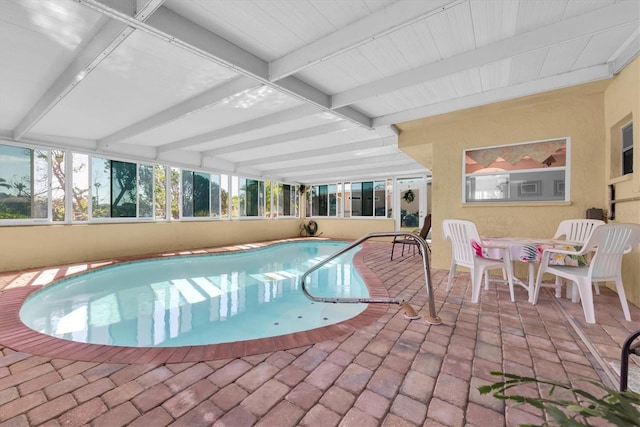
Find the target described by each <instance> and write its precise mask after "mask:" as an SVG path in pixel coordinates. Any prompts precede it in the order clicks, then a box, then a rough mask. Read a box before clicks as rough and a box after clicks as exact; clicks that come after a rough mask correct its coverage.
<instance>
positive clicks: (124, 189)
mask: <svg viewBox="0 0 640 427" xmlns="http://www.w3.org/2000/svg"><path fill="white" fill-rule="evenodd" d="M91 168H92V180H91V182H92V184H93V186H92V195H91V216H92V217H93V218H136V217H137V204H138V203H137V202H138V170H137V165H136V164H135V163H128V162H119V161H115V160H109V159H102V158H99V157H94V158H92V159H91Z"/></svg>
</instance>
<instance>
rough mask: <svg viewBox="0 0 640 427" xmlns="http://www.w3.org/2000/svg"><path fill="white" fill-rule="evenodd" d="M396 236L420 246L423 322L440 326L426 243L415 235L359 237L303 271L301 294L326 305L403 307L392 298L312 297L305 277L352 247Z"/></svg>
mask: <svg viewBox="0 0 640 427" xmlns="http://www.w3.org/2000/svg"><path fill="white" fill-rule="evenodd" d="M396 236H405V237H411V238H413V239H415V240H416V241H417V242H418V245H420V248H421V250H420V254H421V255H422V265H423V268H424V277H425V287H426V288H427V298H428V300H429V316H428V317H425V320H426V321H427V322H429V323H432V324H440V323H442V320H440V318H439V317H438V316H437V315H436V307H435V303H434V300H433V290H432V288H431V270H430V268H429V262H428V259H427V257H428V255H427V252H428V248H429V247H428V246H427V242H426V240H424V239H423V238H422V237H420V236H419V235H417V234H415V233H408V232H403V231H398V232H377V233H369V234H367V235H366V236H363V237H361V238H360V239H358V240H356V241H354V242H352V243H351V244H349V245H347V246H346V247H344V248H342V249H340V250H338V251H337V252H334V253H333V254H331V255H329V256H328V257H327V258H325V259H323V260H322V261H320V262H319V263H318V264H316V265H314V266H313V267H311V268H309V269H308V270H307V271H305V272H304V273H303V274H302V277H301V278H300V281H301V285H302V292H304V294H305V296H306V297H307V298H309V299H310V300H312V301H316V302H326V303H373V304H400V305H404V304H406V302H405V301H404V300H402V301H399V300H397V299H392V298H352V297H317V296H314V295H311V294H310V293H309V291H308V290H307V285H306V282H307V277H308V276H309V274H311V273H313V272H314V271H316V270H317V269H319V268H320V267H322V266H323V265H325V264H327V263H328V262H330V261H332V260H334V259H335V258H337V257H339V256H340V255H342V254H344V253H346V252H348V251H350V250H351V249H353V248H354V247H356V246H358V245H359V244H360V243H362V242H364V241H366V240H369V239H372V238H376V237H396Z"/></svg>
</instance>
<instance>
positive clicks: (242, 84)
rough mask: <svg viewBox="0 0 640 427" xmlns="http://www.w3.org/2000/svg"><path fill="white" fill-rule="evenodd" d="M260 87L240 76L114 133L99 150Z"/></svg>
mask: <svg viewBox="0 0 640 427" xmlns="http://www.w3.org/2000/svg"><path fill="white" fill-rule="evenodd" d="M258 86H260V83H258V82H256V81H255V80H252V79H250V78H248V77H244V76H240V77H237V78H235V79H233V80H231V81H230V82H227V83H225V84H223V85H220V86H216V87H214V88H213V89H211V90H208V91H207V92H205V93H202V94H200V95H198V96H195V97H193V98H191V99H188V100H186V101H184V102H181V103H180V104H177V105H174V106H173V107H170V108H167V109H166V110H164V111H161V112H159V113H157V114H154V115H153V116H150V117H147V118H146V119H144V120H141V121H139V122H137V123H134V124H132V125H130V126H127V127H126V128H124V129H121V130H119V131H118V132H115V133H112V134H111V135H109V136H106V137H104V138H102V139H100V140H99V141H98V148H100V149H103V148H106V147H108V146H109V144H112V143H114V142H118V141H123V140H125V139H127V138H131V137H132V136H135V135H138V134H140V133H142V132H145V131H148V130H150V129H154V128H157V127H158V126H161V125H163V124H165V123H168V122H171V121H173V120H177V119H179V118H181V117H183V116H186V115H187V114H191V113H193V112H195V111H198V110H200V109H203V108H207V107H210V106H212V105H214V104H217V103H219V102H221V101H223V100H225V99H227V98H229V97H230V96H233V95H235V94H238V93H240V92H244V91H245V90H248V89H253V88H256V87H258Z"/></svg>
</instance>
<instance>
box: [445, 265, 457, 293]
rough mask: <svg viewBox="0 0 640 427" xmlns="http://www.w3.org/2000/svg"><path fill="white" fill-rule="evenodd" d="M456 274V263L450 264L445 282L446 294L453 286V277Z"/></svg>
mask: <svg viewBox="0 0 640 427" xmlns="http://www.w3.org/2000/svg"><path fill="white" fill-rule="evenodd" d="M455 274H456V262H455V261H452V262H451V267H450V268H449V280H447V292H449V291H450V290H451V285H453V276H454V275H455Z"/></svg>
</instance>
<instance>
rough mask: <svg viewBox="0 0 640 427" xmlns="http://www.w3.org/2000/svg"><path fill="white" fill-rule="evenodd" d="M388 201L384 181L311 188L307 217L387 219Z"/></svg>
mask: <svg viewBox="0 0 640 427" xmlns="http://www.w3.org/2000/svg"><path fill="white" fill-rule="evenodd" d="M343 188H344V192H343ZM343 200H346V202H345V206H344V213H343V204H342V201H343ZM388 200H391V199H390V198H388V197H387V190H386V181H362V182H350V183H345V184H344V185H343V184H328V185H313V186H311V188H310V190H309V192H308V194H307V216H329V217H344V218H350V217H356V216H357V217H362V216H364V217H381V218H386V216H387V201H388Z"/></svg>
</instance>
